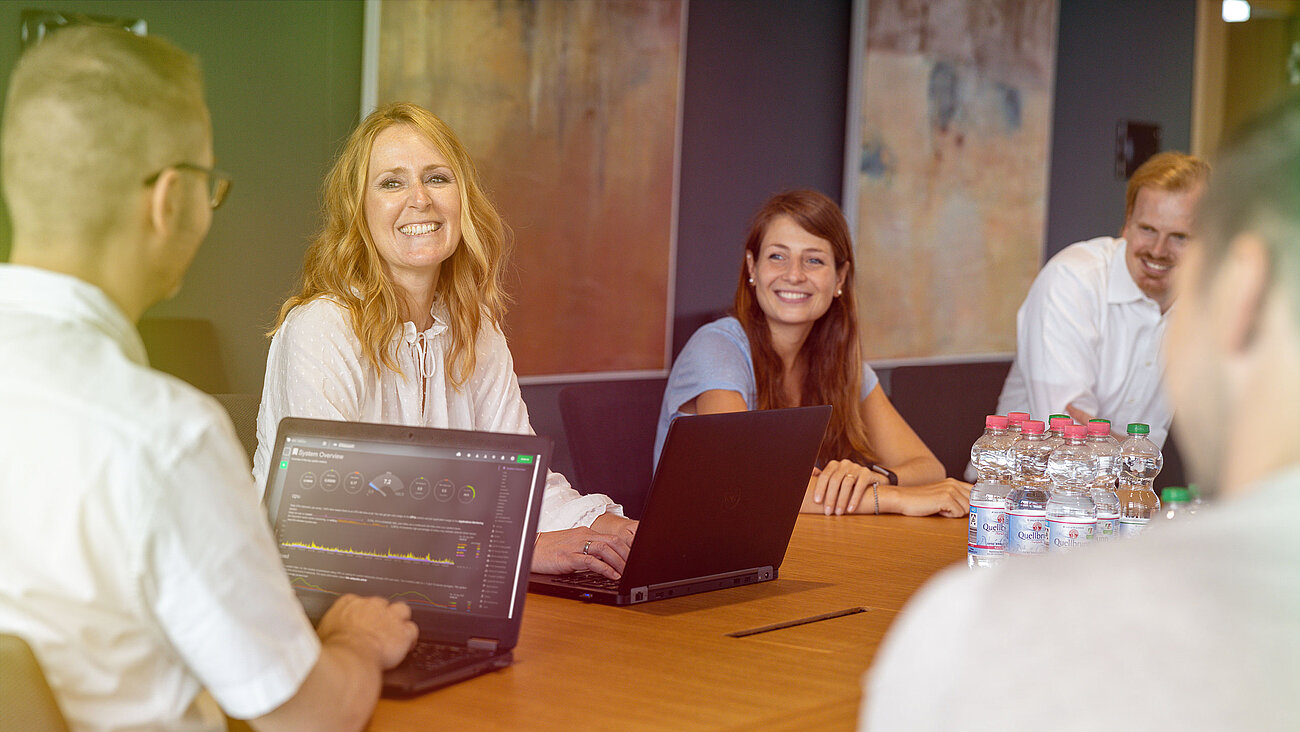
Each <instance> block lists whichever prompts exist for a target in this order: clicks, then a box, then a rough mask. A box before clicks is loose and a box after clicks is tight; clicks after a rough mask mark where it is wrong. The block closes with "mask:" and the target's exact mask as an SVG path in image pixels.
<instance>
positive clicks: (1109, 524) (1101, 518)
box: [1086, 419, 1119, 541]
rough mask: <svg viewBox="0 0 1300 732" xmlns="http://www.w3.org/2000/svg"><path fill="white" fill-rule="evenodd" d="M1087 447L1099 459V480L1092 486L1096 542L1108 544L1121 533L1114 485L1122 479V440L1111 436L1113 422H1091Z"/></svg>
mask: <svg viewBox="0 0 1300 732" xmlns="http://www.w3.org/2000/svg"><path fill="white" fill-rule="evenodd" d="M1086 442H1087V445H1088V447H1090V448H1092V454H1093V456H1094V457H1096V458H1097V479H1096V480H1095V481H1093V483H1092V501H1093V503H1095V504H1096V505H1097V530H1096V532H1095V533H1094V534H1093V540H1094V541H1109V540H1111V539H1113V538H1115V534H1116V532H1117V531H1118V530H1119V525H1118V523H1119V496H1117V495H1116V494H1115V482H1116V480H1118V478H1119V441H1118V440H1116V439H1115V438H1114V437H1113V436H1111V434H1110V420H1108V419H1090V420H1088V439H1087V440H1086Z"/></svg>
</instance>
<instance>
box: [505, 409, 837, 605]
mask: <svg viewBox="0 0 1300 732" xmlns="http://www.w3.org/2000/svg"><path fill="white" fill-rule="evenodd" d="M830 415H831V408H830V407H829V406H818V407H797V408H794V409H765V410H759V411H752V412H734V413H729V414H707V415H698V416H684V417H678V418H677V419H675V420H673V423H672V424H671V425H670V426H669V428H668V436H667V437H666V438H665V441H664V448H663V452H662V454H661V456H660V458H659V466H658V468H656V470H655V474H654V480H653V481H651V484H650V493H649V495H648V496H647V497H646V505H645V511H644V512H643V514H642V518H641V524H640V526H639V527H638V528H637V534H636V540H635V541H634V542H633V543H632V550H631V552H630V553H629V554H628V558H627V567H626V568H625V569H624V571H623V576H622V578H621V579H620V580H610V579H608V578H606V577H602V576H600V575H598V574H596V573H594V572H581V573H578V574H572V575H548V574H538V573H536V572H534V573H532V574H531V575H530V577H529V581H528V589H529V590H531V591H533V592H539V593H545V594H548V595H560V596H562V597H572V598H577V599H580V600H586V601H589V602H599V603H605V604H611V605H628V604H633V603H639V602H647V601H650V600H662V599H665V598H669V597H678V596H680V595H689V594H692V593H696V592H706V591H708V590H718V589H722V588H725V587H736V586H739V585H748V584H753V583H755V582H766V581H768V580H772V579H776V575H777V568H778V567H780V566H781V560H782V559H784V558H785V549H786V546H787V545H788V544H789V543H790V534H791V532H793V531H794V522H795V519H796V518H797V517H798V515H799V506H800V504H801V503H803V497H804V493H805V492H806V491H807V489H808V479H809V477H810V476H811V475H812V469H813V465H814V464H816V461H817V451H818V448H819V447H820V446H821V441H822V435H823V434H824V433H825V431H826V424H827V422H829V420H830Z"/></svg>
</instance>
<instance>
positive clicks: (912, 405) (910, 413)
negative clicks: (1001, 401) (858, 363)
mask: <svg viewBox="0 0 1300 732" xmlns="http://www.w3.org/2000/svg"><path fill="white" fill-rule="evenodd" d="M1010 370H1011V361H1009V360H998V361H979V362H973V363H943V364H925V365H916V366H898V367H896V368H894V369H893V370H892V371H891V372H890V376H889V379H890V380H889V384H890V395H889V400H890V401H891V402H893V404H894V408H895V409H897V410H898V413H899V414H901V415H902V416H903V419H905V420H907V423H908V424H909V425H911V427H912V429H913V430H915V431H916V434H917V436H919V437H920V438H921V440H922V441H923V442H925V444H926V446H927V447H929V448H930V450H931V452H933V453H934V456H935V457H936V458H938V459H939V462H941V463H943V469H944V470H945V471H946V472H947V473H948V475H950V476H952V477H954V478H959V479H960V478H961V477H962V475H963V474H964V473H965V472H966V464H967V463H968V462H970V446H971V443H973V442H975V440H977V439H979V436H980V435H981V434H982V433H983V432H984V417H986V416H987V415H990V414H994V413H995V412H994V410H996V409H997V407H998V395H1000V394H1001V393H1002V383H1003V382H1004V381H1006V379H1007V372H1009V371H1010Z"/></svg>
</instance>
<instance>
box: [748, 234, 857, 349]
mask: <svg viewBox="0 0 1300 732" xmlns="http://www.w3.org/2000/svg"><path fill="white" fill-rule="evenodd" d="M745 262H746V264H747V266H748V267H749V276H750V277H752V278H753V280H754V294H755V299H757V301H758V305H759V307H760V308H762V310H763V314H764V315H766V316H767V322H768V327H770V328H772V330H773V332H774V333H775V332H777V331H778V330H780V329H790V328H794V329H796V330H797V331H801V333H802V334H801V335H799V337H800V338H802V337H803V336H805V335H807V332H808V331H809V330H810V329H811V328H812V325H813V323H815V322H816V321H817V319H818V318H820V317H821V316H822V315H824V314H825V313H826V310H827V309H828V308H830V305H831V302H832V301H833V300H834V299H835V297H836V293H837V292H839V291H840V289H841V288H843V287H844V278H845V275H846V274H847V265H845V267H841V268H839V269H838V270H837V269H836V267H835V255H834V251H833V250H832V248H831V243H830V242H829V241H827V240H826V239H823V238H821V237H819V236H814V235H813V234H810V233H809V232H808V231H806V230H805V229H804V228H803V227H801V226H799V225H798V224H797V223H795V221H794V219H792V218H791V217H790V216H787V215H780V216H777V217H775V218H773V219H772V221H771V223H769V224H768V225H767V229H766V230H765V231H764V232H763V239H762V242H761V243H760V244H759V247H758V257H757V259H755V257H754V255H753V254H752V253H751V252H746V253H745Z"/></svg>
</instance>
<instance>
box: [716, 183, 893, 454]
mask: <svg viewBox="0 0 1300 732" xmlns="http://www.w3.org/2000/svg"><path fill="white" fill-rule="evenodd" d="M779 216H789V217H790V218H791V219H793V220H794V222H795V223H796V224H798V225H799V227H800V228H802V229H803V230H805V231H807V232H808V233H809V234H812V235H813V236H816V237H820V238H822V239H825V240H826V241H828V242H830V245H831V252H832V254H833V256H834V258H835V271H836V274H838V273H839V272H841V271H844V272H845V278H844V288H843V293H842V294H841V295H840V296H838V297H834V298H831V304H830V307H829V308H828V309H827V310H826V312H825V313H824V314H823V315H822V316H821V317H820V318H818V319H817V322H815V323H813V326H812V330H811V331H810V332H809V333H808V337H807V338H806V339H805V340H804V342H803V346H802V348H800V350H799V355H798V357H797V358H798V359H799V360H800V361H802V362H803V365H804V366H805V370H804V380H803V384H801V385H800V399H801V403H800V404H789V403H787V400H786V398H785V389H784V383H783V376H782V373H783V368H782V364H781V357H780V356H779V355H778V354H777V352H776V349H775V348H773V346H772V331H771V329H770V328H769V327H768V323H767V315H766V314H765V313H764V312H763V309H762V308H761V307H760V306H759V303H758V298H757V297H755V294H754V287H753V285H750V284H749V278H750V275H749V269H748V267H747V265H746V264H745V262H744V261H742V262H741V265H740V279H739V281H738V282H737V283H736V298H735V304H734V307H735V312H736V319H737V320H739V321H740V324H741V326H743V327H744V329H745V334H746V335H747V336H748V337H749V345H750V350H751V351H752V352H753V358H754V377H755V380H756V382H757V389H758V408H759V409H774V408H778V407H796V406H805V405H813V404H830V405H831V406H832V408H833V410H832V412H831V421H830V425H829V426H828V427H827V430H826V437H825V439H824V440H822V447H821V453H820V455H819V463H825V462H827V461H830V460H837V459H842V458H847V457H850V456H857V457H860V458H861V459H864V460H868V461H871V460H874V453H873V451H872V449H871V444H870V441H869V440H868V439H867V426H866V423H865V422H863V420H862V412H861V411H860V409H859V404H860V403H861V401H862V397H861V392H862V347H861V346H860V345H859V343H858V307H857V300H856V297H855V296H854V288H853V268H854V267H853V242H852V240H851V239H850V238H849V226H848V223H847V222H845V220H844V214H843V213H841V212H840V209H839V206H836V205H835V202H834V201H832V200H830V199H829V198H827V197H826V196H824V195H822V194H821V193H818V192H817V191H809V190H801V191H786V192H784V193H778V194H777V195H775V196H773V197H771V198H769V199H768V200H767V202H766V203H764V204H763V206H762V207H761V208H759V209H758V213H756V214H754V219H753V221H752V222H751V223H750V225H749V234H748V236H747V237H746V238H745V251H746V252H748V253H749V256H750V257H752V258H753V261H754V262H758V261H759V250H760V249H761V248H762V245H763V236H764V235H765V234H766V232H767V227H768V225H769V224H771V223H772V221H773V220H774V219H776V218H777V217H779Z"/></svg>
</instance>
